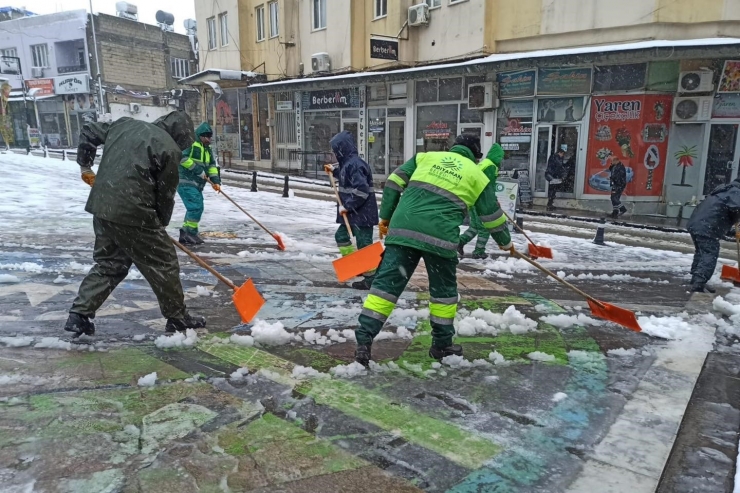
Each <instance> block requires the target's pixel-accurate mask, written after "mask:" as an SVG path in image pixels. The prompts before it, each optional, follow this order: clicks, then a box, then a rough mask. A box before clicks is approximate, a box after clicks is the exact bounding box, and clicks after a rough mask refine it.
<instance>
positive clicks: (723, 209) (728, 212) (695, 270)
mask: <svg viewBox="0 0 740 493" xmlns="http://www.w3.org/2000/svg"><path fill="white" fill-rule="evenodd" d="M738 220H740V178H738V179H736V180H734V181H733V182H732V183H729V184H727V185H720V186H719V187H717V188H715V189H714V190H712V193H710V194H709V195H707V197H706V198H705V199H704V200H703V201H702V202H701V203H700V204H699V205H698V206H697V207H696V209H694V213H693V214H692V215H691V218H690V219H689V222H688V224H686V229H687V230H688V231H689V234H690V235H691V240H692V241H693V242H694V250H695V251H694V261H693V262H692V263H691V291H695V292H698V293H701V292H704V291H708V292H710V293H714V289H713V288H710V287H709V286H707V281H709V279H711V278H712V275H714V269H715V267H716V266H717V258H718V257H719V240H720V238H723V237H724V236H725V234H727V233H728V232H729V231H730V229H731V228H732V226H733V225H734V224H736V223H737V222H738ZM735 234H736V235H737V234H738V233H737V232H736V233H735Z"/></svg>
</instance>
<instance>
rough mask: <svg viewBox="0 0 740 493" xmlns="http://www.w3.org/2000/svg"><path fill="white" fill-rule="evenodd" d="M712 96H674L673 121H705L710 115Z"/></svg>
mask: <svg viewBox="0 0 740 493" xmlns="http://www.w3.org/2000/svg"><path fill="white" fill-rule="evenodd" d="M713 104H714V98H713V97H712V96H701V97H692V98H676V99H675V100H674V101H673V121H674V122H676V123H691V122H706V121H709V119H710V118H711V117H712V105H713Z"/></svg>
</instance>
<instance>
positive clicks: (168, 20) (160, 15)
mask: <svg viewBox="0 0 740 493" xmlns="http://www.w3.org/2000/svg"><path fill="white" fill-rule="evenodd" d="M155 17H156V19H157V22H159V23H160V24H166V25H168V26H171V25H172V24H174V23H175V16H174V15H172V14H170V13H169V12H165V11H164V10H157V13H156V14H155Z"/></svg>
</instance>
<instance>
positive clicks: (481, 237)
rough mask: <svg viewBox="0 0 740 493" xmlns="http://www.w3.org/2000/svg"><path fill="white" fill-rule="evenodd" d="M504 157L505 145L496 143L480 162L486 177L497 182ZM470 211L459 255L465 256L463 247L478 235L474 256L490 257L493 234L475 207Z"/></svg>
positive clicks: (462, 235) (459, 247) (477, 257)
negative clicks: (489, 251) (490, 239)
mask: <svg viewBox="0 0 740 493" xmlns="http://www.w3.org/2000/svg"><path fill="white" fill-rule="evenodd" d="M503 159H504V149H503V147H501V145H499V144H497V143H495V144H493V146H492V147H491V149H490V150H489V151H488V154H487V155H486V159H484V160H482V161H481V162H480V163H479V164H478V166H479V167H480V170H481V171H483V174H485V175H486V177H487V178H488V179H489V180H491V181H492V182H493V183H496V179H497V178H498V167H499V165H500V164H501V161H503ZM468 213H469V215H470V226H469V227H468V229H467V230H466V231H465V232H464V233H463V234H461V235H460V242H459V243H458V245H457V252H458V256H459V257H460V258H463V255H464V251H463V248H464V247H465V245H467V244H468V243H470V242H471V241H472V240H473V238H475V237H476V236H477V237H478V239H477V240H476V242H475V250H473V258H474V259H485V258H488V255H487V254H486V245H487V244H488V239H489V238H490V237H491V234H490V233H489V232H488V230H487V229H486V228H485V227H483V223H482V222H481V220H480V218H479V217H478V214H477V213H476V212H475V209H470V210H469V211H468Z"/></svg>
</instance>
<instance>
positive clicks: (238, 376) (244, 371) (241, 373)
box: [229, 367, 249, 382]
mask: <svg viewBox="0 0 740 493" xmlns="http://www.w3.org/2000/svg"><path fill="white" fill-rule="evenodd" d="M247 375H249V368H247V367H242V368H237V369H236V370H234V372H232V373H231V375H229V380H231V381H232V382H239V381H242V380H244V377H246V376H247Z"/></svg>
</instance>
